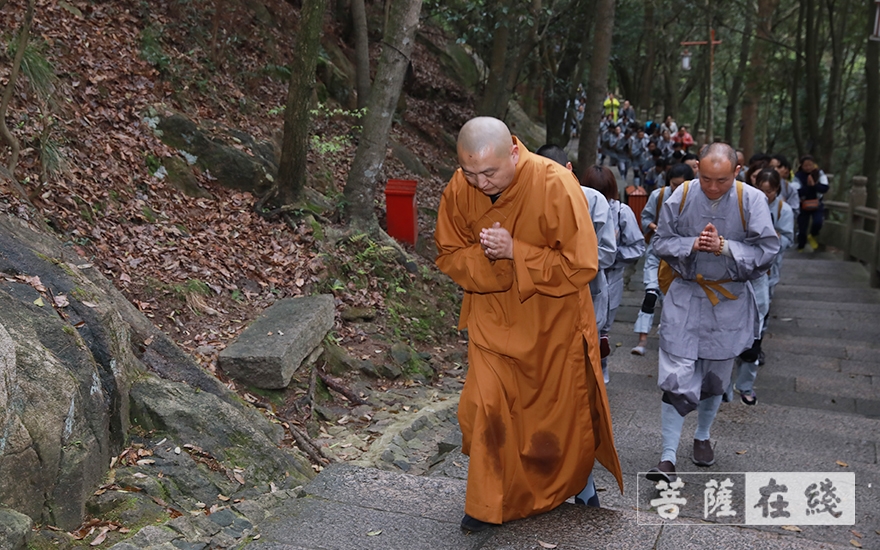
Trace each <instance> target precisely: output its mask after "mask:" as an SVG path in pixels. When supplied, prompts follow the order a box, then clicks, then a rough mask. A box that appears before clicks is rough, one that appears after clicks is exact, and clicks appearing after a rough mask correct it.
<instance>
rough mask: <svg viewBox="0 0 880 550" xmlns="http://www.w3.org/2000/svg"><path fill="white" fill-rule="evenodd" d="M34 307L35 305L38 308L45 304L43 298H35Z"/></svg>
mask: <svg viewBox="0 0 880 550" xmlns="http://www.w3.org/2000/svg"><path fill="white" fill-rule="evenodd" d="M34 305H37V306H39V307H43V306H44V305H46V304H44V303H43V297H42V296H41V297H39V298H37V299H36V300H34Z"/></svg>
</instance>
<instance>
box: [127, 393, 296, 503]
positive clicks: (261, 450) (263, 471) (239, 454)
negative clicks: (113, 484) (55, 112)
mask: <svg viewBox="0 0 880 550" xmlns="http://www.w3.org/2000/svg"><path fill="white" fill-rule="evenodd" d="M131 403H132V408H131V415H132V422H134V423H136V424H137V425H138V426H140V427H142V428H143V429H144V430H145V431H147V432H150V431H155V432H156V435H155V436H154V437H159V436H162V437H168V438H169V439H170V440H172V441H176V442H178V443H180V444H182V445H184V444H187V443H190V442H198V443H197V444H198V446H199V447H200V448H201V449H202V450H204V451H205V452H207V453H209V454H210V455H211V456H213V457H214V458H216V459H217V460H218V461H219V462H220V463H221V464H225V465H227V466H228V467H229V468H230V469H231V468H232V467H233V465H234V467H236V468H238V469H240V470H242V471H243V476H244V478H246V479H247V480H249V481H250V482H257V483H270V482H272V483H276V484H279V485H280V484H281V483H282V482H283V481H284V480H285V479H288V478H290V479H292V480H299V481H304V480H307V479H308V478H309V477H311V476H312V475H313V471H312V469H311V467H310V466H309V465H308V463H307V461H305V460H302V459H300V458H299V457H298V456H295V455H293V454H291V453H289V452H287V451H284V450H282V449H280V448H279V447H278V444H279V443H280V442H281V438H282V435H283V429H282V428H281V426H280V425H277V424H268V423H267V422H265V420H263V419H261V418H260V415H259V413H257V412H256V411H254V410H253V409H245V408H243V407H240V406H235V405H232V404H230V403H228V402H224V401H223V400H221V399H220V398H218V397H217V396H214V395H211V394H209V393H205V392H200V391H196V390H194V389H193V388H191V387H189V386H187V385H186V384H180V383H178V382H171V381H168V380H161V379H159V378H157V377H154V376H148V377H144V378H142V379H141V380H138V381H137V382H136V383H135V384H134V385H133V386H132V388H131ZM232 494H235V493H234V492H232ZM227 496H232V495H231V494H229V493H227Z"/></svg>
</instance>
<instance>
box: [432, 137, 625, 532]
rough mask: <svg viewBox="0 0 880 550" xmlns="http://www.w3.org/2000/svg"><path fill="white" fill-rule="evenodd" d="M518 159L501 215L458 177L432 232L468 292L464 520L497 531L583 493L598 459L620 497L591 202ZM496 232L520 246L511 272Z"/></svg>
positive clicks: (543, 163)
mask: <svg viewBox="0 0 880 550" xmlns="http://www.w3.org/2000/svg"><path fill="white" fill-rule="evenodd" d="M514 140H516V138H514ZM517 143H519V142H517ZM519 150H520V157H519V162H518V163H517V166H516V174H515V176H514V180H513V182H512V183H511V185H510V186H509V187H508V188H507V189H505V190H504V191H503V192H502V193H501V196H500V197H499V198H498V199H497V201H496V202H495V204H492V201H491V199H490V198H489V197H488V196H486V195H484V194H483V193H482V192H481V191H480V190H479V189H476V188H474V187H472V186H471V185H469V184H468V183H467V181H465V178H464V176H463V174H462V172H461V170H460V169H459V170H458V171H456V173H455V175H453V177H452V180H451V181H450V182H449V185H448V186H447V187H446V190H445V191H444V193H443V197H442V199H441V202H440V210H439V213H438V218H437V228H436V231H435V240H436V242H437V249H438V252H439V254H438V256H437V266H438V267H439V268H440V269H441V270H442V271H443V272H444V273H446V274H448V275H449V276H450V277H452V279H453V280H454V281H455V282H456V283H458V284H459V285H461V287H462V288H463V289H464V301H463V303H462V307H461V318H460V321H459V329H463V328H465V327H467V329H468V336H469V343H468V362H469V370H468V374H467V379H466V381H465V385H464V389H463V390H462V393H461V401H460V403H459V407H458V419H459V423H460V425H461V431H462V436H463V439H462V450H463V452H464V453H465V454H467V455H469V456H470V466H469V471H468V479H467V497H466V503H465V513H466V514H468V515H470V516H472V517H474V518H476V519H479V520H482V521H486V522H490V523H502V522H504V521H509V520H514V519H518V518H523V517H527V516H531V515H534V514H537V513H540V512H545V511H548V510H551V509H553V508H555V507H556V506H558V505H560V504H561V503H562V502H564V501H565V500H566V499H568V498H569V497H571V496H573V495H575V494H577V493H578V492H580V491H581V489H583V488H584V486H585V485H586V482H587V477H588V476H589V474H590V471H591V470H592V467H593V461H594V459H598V460H599V462H600V463H601V464H602V465H604V466H605V467H606V468H607V469H608V470H609V471H610V472H611V473H612V474H614V475H615V476H616V477H617V481H618V484H619V485H620V489H621V491H622V490H623V479H622V474H621V470H620V462H619V460H618V457H617V451H616V449H615V447H614V439H613V435H612V432H611V414H610V411H609V408H608V397H607V394H606V393H605V384H604V383H603V381H602V366H601V363H600V358H599V345H598V335H597V330H596V320H595V316H594V313H593V304H592V299H591V297H590V287H589V282H590V281H591V280H592V279H593V277H595V275H596V271H597V269H598V251H597V243H596V234H595V231H594V230H593V224H592V222H591V220H590V214H589V208H588V205H587V201H586V199H585V198H584V194H583V192H582V191H581V189H580V187H579V185H578V183H577V180H576V178H575V177H574V176H573V175H572V174H571V172H570V171H568V170H566V169H565V168H564V167H562V166H560V165H558V164H557V163H555V162H553V161H550V160H548V159H545V158H543V157H540V156H538V155H535V154H532V153H530V152H528V151H527V150H526V148H525V147H524V146H523V145H522V144H521V143H519ZM495 222H499V223H500V224H501V226H502V227H504V228H506V229H507V230H508V231H509V232H510V234H511V236H512V237H513V241H514V244H513V257H514V259H513V260H497V261H490V260H489V259H487V258H486V256H485V255H484V254H483V250H482V248H481V247H480V241H479V236H480V230H481V229H483V228H486V227H491V226H492V224H493V223H495ZM585 352H586V353H585Z"/></svg>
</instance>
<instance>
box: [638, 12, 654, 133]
mask: <svg viewBox="0 0 880 550" xmlns="http://www.w3.org/2000/svg"><path fill="white" fill-rule="evenodd" d="M655 1H656V0H645V19H644V23H643V32H642V36H644V37H645V64H644V66H643V67H642V77H641V81H640V82H639V97H638V99H637V100H636V105H635V106H634V108H635V109H637V111H636V112H637V113H638V112H639V111H640V110H641V109H645V110H646V111H648V117H651V116H652V115H653V113H651V112H650V111H651V108H652V107H653V106H652V105H651V90H652V89H653V85H654V65H655V63H656V56H657V36H656V34H657V33H656V31H655V30H654V3H655ZM640 122H641V123H642V124H644V123H645V121H644V120H642V121H640Z"/></svg>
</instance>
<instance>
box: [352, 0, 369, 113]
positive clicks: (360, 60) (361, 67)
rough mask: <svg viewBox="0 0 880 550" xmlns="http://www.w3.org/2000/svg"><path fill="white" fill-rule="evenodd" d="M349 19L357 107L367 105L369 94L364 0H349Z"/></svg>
mask: <svg viewBox="0 0 880 550" xmlns="http://www.w3.org/2000/svg"><path fill="white" fill-rule="evenodd" d="M351 20H352V27H353V28H354V66H355V72H356V73H357V81H356V83H355V87H356V88H357V96H358V102H357V106H358V109H363V108H364V107H366V106H367V99H368V98H369V96H370V42H369V40H368V39H367V8H366V6H365V5H364V0H351Z"/></svg>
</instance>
